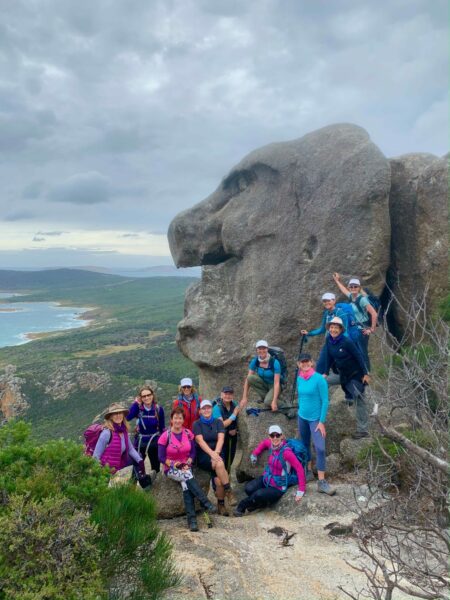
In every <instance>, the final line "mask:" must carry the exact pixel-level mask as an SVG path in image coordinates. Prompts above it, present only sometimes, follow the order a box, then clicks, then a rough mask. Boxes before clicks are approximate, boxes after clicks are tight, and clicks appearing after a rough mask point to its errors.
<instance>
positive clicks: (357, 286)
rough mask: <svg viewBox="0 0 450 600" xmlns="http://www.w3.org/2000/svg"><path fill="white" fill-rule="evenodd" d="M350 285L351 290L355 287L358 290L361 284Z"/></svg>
mask: <svg viewBox="0 0 450 600" xmlns="http://www.w3.org/2000/svg"><path fill="white" fill-rule="evenodd" d="M348 287H349V288H350V289H351V290H353V289H355V290H356V289H358V288H359V287H360V286H359V285H349V286H348Z"/></svg>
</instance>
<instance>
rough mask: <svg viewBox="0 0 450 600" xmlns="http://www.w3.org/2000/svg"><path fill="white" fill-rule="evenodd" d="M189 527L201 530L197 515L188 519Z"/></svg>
mask: <svg viewBox="0 0 450 600" xmlns="http://www.w3.org/2000/svg"><path fill="white" fill-rule="evenodd" d="M188 527H189V531H199V529H198V524H197V518H196V517H190V519H188Z"/></svg>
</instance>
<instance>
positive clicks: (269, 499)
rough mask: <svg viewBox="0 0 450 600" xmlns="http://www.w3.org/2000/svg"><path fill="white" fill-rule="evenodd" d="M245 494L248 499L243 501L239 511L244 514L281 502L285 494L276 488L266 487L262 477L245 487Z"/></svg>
mask: <svg viewBox="0 0 450 600" xmlns="http://www.w3.org/2000/svg"><path fill="white" fill-rule="evenodd" d="M245 493H246V494H247V496H248V498H245V499H244V500H241V501H240V502H239V505H238V510H240V511H242V512H245V510H249V511H253V510H256V509H257V508H265V507H266V506H270V505H271V504H274V503H275V502H276V501H277V500H279V499H280V498H281V496H282V495H283V493H284V492H282V491H281V490H277V489H276V488H274V487H266V486H265V485H264V482H263V477H262V475H261V477H258V478H257V479H253V480H252V481H249V482H248V483H247V484H246V485H245Z"/></svg>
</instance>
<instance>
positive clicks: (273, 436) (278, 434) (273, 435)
mask: <svg viewBox="0 0 450 600" xmlns="http://www.w3.org/2000/svg"><path fill="white" fill-rule="evenodd" d="M269 437H271V438H280V437H281V433H271V434H270V435H269Z"/></svg>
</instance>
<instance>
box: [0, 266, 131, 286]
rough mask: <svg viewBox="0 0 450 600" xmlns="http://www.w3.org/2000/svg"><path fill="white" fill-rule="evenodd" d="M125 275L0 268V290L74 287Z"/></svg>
mask: <svg viewBox="0 0 450 600" xmlns="http://www.w3.org/2000/svg"><path fill="white" fill-rule="evenodd" d="M126 280H127V279H126V278H125V277H120V276H118V275H106V274H104V273H93V272H91V271H82V270H81V269H46V270H43V271H9V270H6V269H4V270H1V269H0V291H19V290H20V291H24V290H35V289H46V288H49V287H50V288H75V287H78V286H93V285H104V284H107V283H111V284H113V283H119V282H121V281H122V282H123V281H126Z"/></svg>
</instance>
